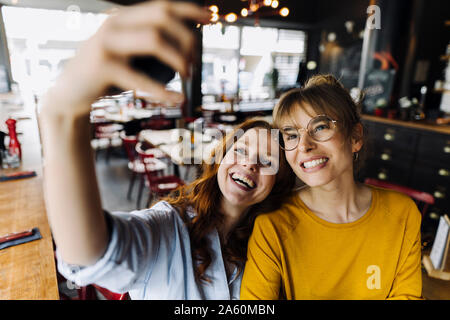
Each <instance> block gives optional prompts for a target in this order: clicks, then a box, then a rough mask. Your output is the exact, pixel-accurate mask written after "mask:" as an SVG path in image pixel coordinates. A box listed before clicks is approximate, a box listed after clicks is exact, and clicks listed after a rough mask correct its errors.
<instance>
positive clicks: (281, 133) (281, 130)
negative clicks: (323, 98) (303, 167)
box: [280, 114, 338, 151]
mask: <svg viewBox="0 0 450 320" xmlns="http://www.w3.org/2000/svg"><path fill="white" fill-rule="evenodd" d="M319 117H327V118H328V119H329V120H331V123H333V125H334V127H333V129H336V128H337V125H336V123H337V122H338V121H337V120H333V119H332V118H331V117H330V116H328V115H326V114H319V115H317V116H315V117H314V118H312V119H311V120H309V122H308V125H307V126H306V129H305V128H294V127H292V129H295V130H296V131H297V133H298V134H299V138H298V139H297V144H296V145H295V147H293V148H290V149H287V148H286V147H285V146H284V139H283V129H280V147H281V149H283V150H284V151H292V150H295V149H296V148H297V147H298V144H299V143H300V139H301V137H302V133H301V132H300V131H306V132H307V133H308V135H309V137H310V138H311V139H313V140H314V141H316V142H326V141H328V140H330V139H331V138H333V137H334V135H335V134H336V130H335V131H334V133H333V134H332V135H331V136H330V137H329V138H328V139H326V140H317V139H315V138H314V137H313V136H311V134H310V133H309V132H310V129H309V126H310V124H311V123H312V121H314V120H316V119H317V118H319ZM281 142H282V143H281Z"/></svg>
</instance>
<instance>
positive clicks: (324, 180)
mask: <svg viewBox="0 0 450 320" xmlns="http://www.w3.org/2000/svg"><path fill="white" fill-rule="evenodd" d="M297 177H298V178H299V179H300V180H301V181H302V182H303V183H305V184H306V185H307V186H309V187H320V186H324V185H326V184H328V183H330V182H331V181H333V179H331V178H330V177H323V176H322V177H321V176H315V177H314V176H306V177H305V176H304V174H302V175H297Z"/></svg>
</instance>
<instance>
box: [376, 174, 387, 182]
mask: <svg viewBox="0 0 450 320" xmlns="http://www.w3.org/2000/svg"><path fill="white" fill-rule="evenodd" d="M378 179H380V180H386V179H387V174H386V173H384V172H380V173H379V174H378Z"/></svg>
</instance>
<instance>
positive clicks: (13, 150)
mask: <svg viewBox="0 0 450 320" xmlns="http://www.w3.org/2000/svg"><path fill="white" fill-rule="evenodd" d="M5 123H6V125H7V126H8V130H9V147H8V151H9V154H10V155H15V154H17V155H19V159H22V149H21V148H20V143H19V140H18V139H17V131H16V120H14V119H8V120H6V121H5Z"/></svg>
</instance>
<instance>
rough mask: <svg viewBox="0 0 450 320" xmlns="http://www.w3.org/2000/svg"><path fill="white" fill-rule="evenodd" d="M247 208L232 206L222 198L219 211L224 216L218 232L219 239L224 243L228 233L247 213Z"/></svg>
mask: <svg viewBox="0 0 450 320" xmlns="http://www.w3.org/2000/svg"><path fill="white" fill-rule="evenodd" d="M248 209H249V207H247V206H239V205H234V204H232V203H230V202H228V201H227V200H226V199H224V198H222V200H221V205H220V210H221V212H222V213H223V215H224V221H223V224H222V227H221V228H220V229H219V230H218V232H219V235H220V238H221V239H223V240H224V241H226V239H227V237H228V235H229V234H230V232H231V231H232V230H233V229H234V228H235V227H236V225H237V224H238V223H239V221H240V219H241V217H242V216H243V215H244V214H245V213H246V212H247V211H248Z"/></svg>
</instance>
